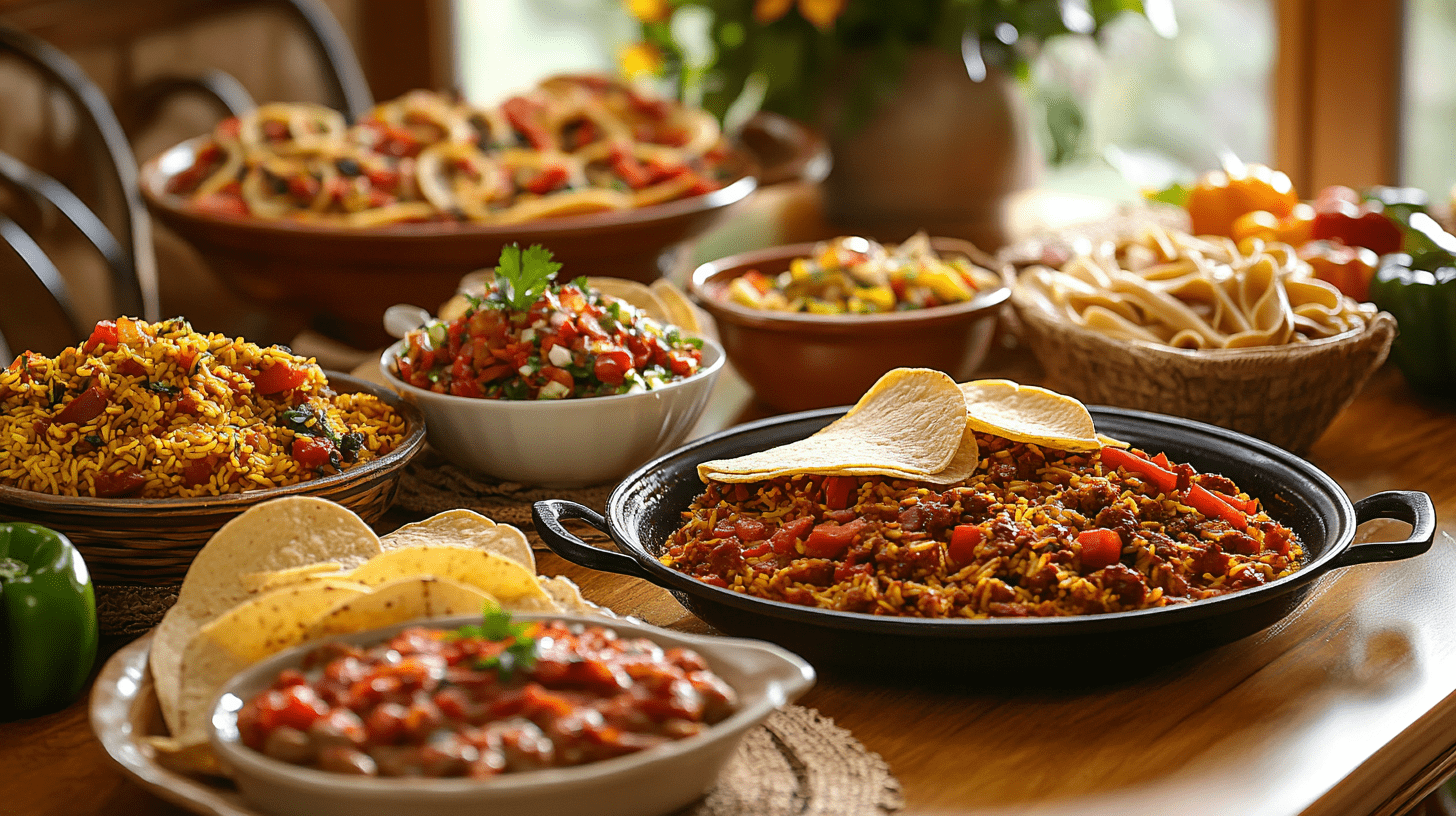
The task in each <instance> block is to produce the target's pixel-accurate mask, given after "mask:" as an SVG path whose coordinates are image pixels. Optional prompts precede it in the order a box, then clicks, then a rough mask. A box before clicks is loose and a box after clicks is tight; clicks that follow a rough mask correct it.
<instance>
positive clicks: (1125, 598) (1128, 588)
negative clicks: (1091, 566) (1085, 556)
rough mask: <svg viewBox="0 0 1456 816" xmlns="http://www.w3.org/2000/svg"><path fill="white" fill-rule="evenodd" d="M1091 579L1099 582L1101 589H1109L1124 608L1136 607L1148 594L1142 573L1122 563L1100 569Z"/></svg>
mask: <svg viewBox="0 0 1456 816" xmlns="http://www.w3.org/2000/svg"><path fill="white" fill-rule="evenodd" d="M1093 580H1094V581H1095V582H1097V583H1099V584H1101V586H1102V588H1103V589H1106V590H1108V591H1110V592H1111V593H1112V594H1114V595H1116V596H1117V600H1118V601H1119V602H1120V603H1121V604H1122V605H1123V607H1124V608H1126V609H1136V608H1137V607H1139V606H1141V605H1142V602H1143V598H1145V597H1146V596H1147V594H1148V585H1147V584H1146V583H1144V582H1143V577H1142V575H1140V574H1138V572H1137V570H1133V569H1129V568H1128V567H1126V566H1124V565H1122V564H1113V565H1111V566H1108V567H1105V568H1103V569H1102V570H1100V571H1099V572H1098V573H1097V574H1096V575H1095V576H1094V577H1093Z"/></svg>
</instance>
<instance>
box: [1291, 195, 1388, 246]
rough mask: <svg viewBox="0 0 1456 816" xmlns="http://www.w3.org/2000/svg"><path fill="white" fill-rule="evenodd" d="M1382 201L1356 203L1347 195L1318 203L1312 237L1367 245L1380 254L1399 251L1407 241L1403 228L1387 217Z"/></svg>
mask: <svg viewBox="0 0 1456 816" xmlns="http://www.w3.org/2000/svg"><path fill="white" fill-rule="evenodd" d="M1382 210H1383V207H1381V206H1380V204H1379V202H1374V203H1373V205H1372V203H1371V202H1365V203H1362V204H1352V203H1350V202H1349V201H1348V200H1345V199H1343V198H1336V199H1334V200H1330V201H1326V202H1325V203H1324V204H1323V206H1322V207H1321V206H1320V205H1316V209H1315V215H1314V223H1313V224H1312V225H1311V226H1310V233H1309V237H1310V239H1311V240H1314V241H1340V242H1342V243H1344V244H1346V245H1348V246H1357V247H1365V248H1366V249H1369V250H1371V251H1372V252H1374V253H1375V254H1376V255H1389V254H1390V253H1392V252H1399V251H1400V247H1401V242H1402V241H1403V240H1404V238H1403V235H1402V233H1401V231H1400V227H1399V226H1397V225H1396V223H1395V222H1394V221H1392V220H1390V219H1389V218H1387V217H1386V216H1385V213H1384V212H1383V211H1382Z"/></svg>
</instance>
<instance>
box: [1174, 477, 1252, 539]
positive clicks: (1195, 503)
mask: <svg viewBox="0 0 1456 816" xmlns="http://www.w3.org/2000/svg"><path fill="white" fill-rule="evenodd" d="M1188 506H1189V507H1192V508H1193V509H1194V510H1197V511H1198V512H1200V513H1202V514H1203V515H1204V516H1206V517H1207V518H1220V519H1223V520H1224V521H1227V522H1228V523H1229V524H1231V525H1233V526H1234V527H1236V528H1238V529H1240V530H1242V529H1244V528H1245V527H1247V526H1248V525H1249V519H1248V517H1247V516H1245V515H1244V514H1243V513H1240V512H1239V511H1238V510H1236V509H1234V508H1233V507H1232V506H1231V505H1230V504H1229V503H1228V502H1226V501H1224V500H1223V499H1220V498H1219V497H1218V496H1216V495H1214V494H1213V493H1211V492H1209V491H1208V490H1207V489H1205V488H1203V487H1200V486H1199V485H1189V487H1188Z"/></svg>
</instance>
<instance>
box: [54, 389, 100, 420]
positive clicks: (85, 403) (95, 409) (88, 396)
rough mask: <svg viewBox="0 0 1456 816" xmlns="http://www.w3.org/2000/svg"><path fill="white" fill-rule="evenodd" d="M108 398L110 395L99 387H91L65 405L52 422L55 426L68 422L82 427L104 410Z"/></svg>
mask: <svg viewBox="0 0 1456 816" xmlns="http://www.w3.org/2000/svg"><path fill="white" fill-rule="evenodd" d="M110 397H111V395H110V394H108V393H106V391H104V390H102V388H101V386H99V385H93V386H91V387H90V388H88V389H86V390H85V391H82V392H81V393H80V394H78V395H77V396H76V398H75V399H73V400H71V401H70V402H68V403H66V407H65V408H62V409H61V412H60V413H59V414H56V415H55V417H54V418H53V419H52V422H54V423H55V424H57V425H65V424H66V423H68V422H74V423H76V424H77V425H84V424H86V423H87V422H90V421H91V420H93V419H95V418H96V417H98V416H100V415H101V412H102V411H104V410H106V402H107V400H108V399H110Z"/></svg>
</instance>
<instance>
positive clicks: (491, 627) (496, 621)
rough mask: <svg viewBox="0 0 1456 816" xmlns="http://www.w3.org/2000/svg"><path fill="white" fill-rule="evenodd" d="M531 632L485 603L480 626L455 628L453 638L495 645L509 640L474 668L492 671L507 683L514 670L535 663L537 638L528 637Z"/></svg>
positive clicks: (528, 628) (527, 625) (523, 625)
mask: <svg viewBox="0 0 1456 816" xmlns="http://www.w3.org/2000/svg"><path fill="white" fill-rule="evenodd" d="M530 631H531V624H529V623H513V622H512V621H511V613H509V612H507V611H505V610H504V609H501V608H500V607H499V606H497V605H496V604H494V603H490V602H487V603H486V605H485V608H484V610H482V618H481V621H480V623H478V624H467V625H465V626H462V627H460V628H459V629H456V630H455V637H456V638H481V639H483V640H489V641H494V642H496V643H504V642H506V641H510V644H509V645H507V646H506V648H505V650H504V651H502V652H501V653H500V654H498V655H495V656H493V657H488V658H485V659H483V660H478V661H476V663H475V668H476V669H479V670H482V671H484V670H486V669H495V670H496V671H497V672H498V673H499V674H500V678H501V679H502V680H509V679H510V678H511V675H512V674H514V673H515V670H516V669H520V670H521V671H527V670H529V669H530V668H531V667H532V666H534V665H535V664H536V639H535V638H534V637H532V636H530V635H529V634H527V633H528V632H530Z"/></svg>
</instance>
